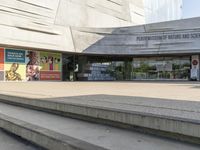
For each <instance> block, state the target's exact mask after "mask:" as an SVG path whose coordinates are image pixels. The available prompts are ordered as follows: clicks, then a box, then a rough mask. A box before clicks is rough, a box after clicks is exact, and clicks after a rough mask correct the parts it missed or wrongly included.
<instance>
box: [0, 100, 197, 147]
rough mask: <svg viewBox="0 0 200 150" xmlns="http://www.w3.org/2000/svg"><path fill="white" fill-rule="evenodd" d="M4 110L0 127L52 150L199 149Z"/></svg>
mask: <svg viewBox="0 0 200 150" xmlns="http://www.w3.org/2000/svg"><path fill="white" fill-rule="evenodd" d="M0 111H1V113H0V128H3V129H4V130H7V131H8V132H11V133H13V134H16V135H18V136H21V137H22V138H24V139H26V140H29V141H30V142H33V143H35V144H38V145H40V146H42V147H44V148H46V149H50V150H68V149H69V150H75V149H76V150H90V149H91V150H103V149H110V150H145V149H149V150H169V149H170V150H199V145H194V144H193V145H192V144H186V143H183V142H178V141H175V140H174V141H173V140H169V139H166V138H161V137H157V136H153V135H147V134H143V133H138V132H133V131H129V130H124V129H119V128H115V127H110V126H106V125H100V124H94V123H89V122H85V121H81V120H76V119H71V118H67V117H62V116H58V115H54V114H49V113H46V112H42V111H37V110H31V109H27V108H23V107H19V106H13V105H9V104H4V103H0Z"/></svg>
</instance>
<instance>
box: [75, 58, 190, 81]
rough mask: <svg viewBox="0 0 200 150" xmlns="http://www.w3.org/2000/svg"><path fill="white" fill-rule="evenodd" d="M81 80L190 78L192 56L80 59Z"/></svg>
mask: <svg viewBox="0 0 200 150" xmlns="http://www.w3.org/2000/svg"><path fill="white" fill-rule="evenodd" d="M78 62H79V71H78V75H77V78H78V80H85V81H108V80H110V81H112V80H114V81H117V80H119V81H123V80H189V79H190V68H191V57H190V56H182V57H179V56H178V57H138V58H132V57H114V56H113V57H103V56H101V57H100V56H96V57H92V56H89V57H88V56H82V57H80V58H79V61H78Z"/></svg>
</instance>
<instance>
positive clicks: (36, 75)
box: [26, 51, 41, 81]
mask: <svg viewBox="0 0 200 150" xmlns="http://www.w3.org/2000/svg"><path fill="white" fill-rule="evenodd" d="M40 68H41V67H40V56H39V52H37V51H27V54H26V79H27V81H38V80H40Z"/></svg>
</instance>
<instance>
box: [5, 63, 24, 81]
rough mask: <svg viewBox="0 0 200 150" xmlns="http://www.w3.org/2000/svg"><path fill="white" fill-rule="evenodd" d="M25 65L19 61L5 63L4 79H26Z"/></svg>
mask: <svg viewBox="0 0 200 150" xmlns="http://www.w3.org/2000/svg"><path fill="white" fill-rule="evenodd" d="M25 70H26V65H25V64H20V63H16V62H14V63H6V64H5V80H6V81H26V71H25Z"/></svg>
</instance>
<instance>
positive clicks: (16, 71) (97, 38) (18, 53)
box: [0, 0, 200, 81]
mask: <svg viewBox="0 0 200 150" xmlns="http://www.w3.org/2000/svg"><path fill="white" fill-rule="evenodd" d="M11 1H12V2H11ZM11 1H2V5H3V6H2V10H1V12H2V13H0V18H1V20H2V24H0V33H1V34H0V35H1V36H0V47H1V48H0V81H75V80H78V81H131V80H174V81H188V80H196V81H199V79H200V78H199V76H200V73H199V70H200V65H199V56H200V18H191V19H185V20H174V21H168V22H161V23H153V24H144V22H145V21H144V20H145V18H144V12H145V11H144V10H145V8H144V6H143V3H142V2H143V1H134V0H124V1H121V0H113V1H108V0H102V1H101V2H98V1H95V0H90V1H87V2H86V1H84V3H83V0H76V1H70V0H61V1H58V0H49V1H48V2H47V1H45V0H40V1H39V0H34V1H31V0H27V1H23V0H22V1H17V0H11ZM8 6H9V7H8ZM177 6H178V5H177ZM25 8H26V9H25ZM72 8H73V11H70V10H71V9H72ZM111 8H112V9H111ZM177 8H178V7H177ZM113 9H114V10H113ZM24 10H26V11H24ZM178 11H180V10H178ZM174 13H176V12H174ZM77 14H79V15H78V16H77ZM86 14H87V15H86ZM97 18H98V19H97ZM177 19H179V18H177ZM139 24H144V25H139ZM122 26H126V27H122Z"/></svg>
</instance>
